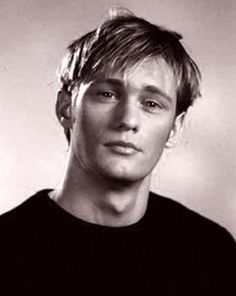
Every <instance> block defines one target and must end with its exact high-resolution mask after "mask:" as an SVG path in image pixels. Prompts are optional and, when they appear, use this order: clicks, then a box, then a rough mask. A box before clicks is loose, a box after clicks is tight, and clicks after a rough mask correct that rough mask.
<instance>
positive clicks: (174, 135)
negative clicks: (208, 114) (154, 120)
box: [165, 112, 186, 148]
mask: <svg viewBox="0 0 236 296" xmlns="http://www.w3.org/2000/svg"><path fill="white" fill-rule="evenodd" d="M185 114H186V112H182V113H180V114H179V115H178V116H176V118H175V120H174V124H173V127H172V129H171V132H170V135H169V138H168V140H167V142H166V144H165V147H166V148H171V147H173V146H174V145H175V144H176V142H177V141H178V138H179V135H180V132H181V130H182V127H183V122H184V118H185Z"/></svg>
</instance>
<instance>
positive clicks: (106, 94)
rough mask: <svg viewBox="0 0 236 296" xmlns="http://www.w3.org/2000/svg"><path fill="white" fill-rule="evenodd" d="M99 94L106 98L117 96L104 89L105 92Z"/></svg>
mask: <svg viewBox="0 0 236 296" xmlns="http://www.w3.org/2000/svg"><path fill="white" fill-rule="evenodd" d="M98 95H99V96H102V97H104V98H108V99H112V98H115V94H114V93H112V92H110V91H103V92H101V93H99V94H98Z"/></svg>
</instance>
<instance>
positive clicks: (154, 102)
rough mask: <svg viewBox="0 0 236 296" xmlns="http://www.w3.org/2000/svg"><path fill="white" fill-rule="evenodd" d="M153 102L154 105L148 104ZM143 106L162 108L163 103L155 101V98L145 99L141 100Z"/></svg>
mask: <svg viewBox="0 0 236 296" xmlns="http://www.w3.org/2000/svg"><path fill="white" fill-rule="evenodd" d="M150 103H151V104H155V106H153V105H152V106H150V105H148V104H150ZM143 105H144V107H146V108H148V109H164V107H165V106H164V105H163V104H161V103H160V102H157V101H156V100H153V99H145V100H144V102H143Z"/></svg>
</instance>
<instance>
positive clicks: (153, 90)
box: [95, 78, 173, 103]
mask: <svg viewBox="0 0 236 296" xmlns="http://www.w3.org/2000/svg"><path fill="white" fill-rule="evenodd" d="M95 83H111V84H113V85H116V86H118V87H122V86H123V82H122V80H119V79H116V78H100V79H97V80H96V82H95ZM144 91H146V92H150V93H152V94H158V95H160V96H162V97H163V98H164V99H166V100H167V101H169V102H170V103H172V102H173V98H172V97H171V96H169V95H168V94H167V93H165V92H164V91H163V90H161V89H160V88H159V87H157V86H154V85H146V86H144Z"/></svg>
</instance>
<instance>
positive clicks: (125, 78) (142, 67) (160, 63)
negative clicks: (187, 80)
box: [87, 58, 176, 97]
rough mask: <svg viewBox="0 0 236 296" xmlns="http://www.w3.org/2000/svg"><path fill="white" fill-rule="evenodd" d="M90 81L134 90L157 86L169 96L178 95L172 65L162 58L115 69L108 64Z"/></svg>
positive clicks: (90, 78) (92, 76)
mask: <svg viewBox="0 0 236 296" xmlns="http://www.w3.org/2000/svg"><path fill="white" fill-rule="evenodd" d="M88 80H89V81H87V82H89V83H94V82H106V83H110V84H114V85H121V86H124V87H127V88H130V89H132V90H143V89H148V87H149V88H150V87H157V88H159V89H161V90H163V91H164V92H165V93H167V94H168V95H169V96H172V97H175V96H176V79H175V76H174V73H173V70H172V69H171V67H170V66H169V65H168V64H167V63H166V62H165V61H164V59H162V58H149V59H145V60H142V61H141V62H138V63H136V64H134V65H130V66H127V67H125V68H124V69H113V67H112V65H109V64H108V65H107V66H106V67H105V68H104V69H103V70H102V71H98V72H97V73H96V74H93V75H91V77H89V79H88Z"/></svg>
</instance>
